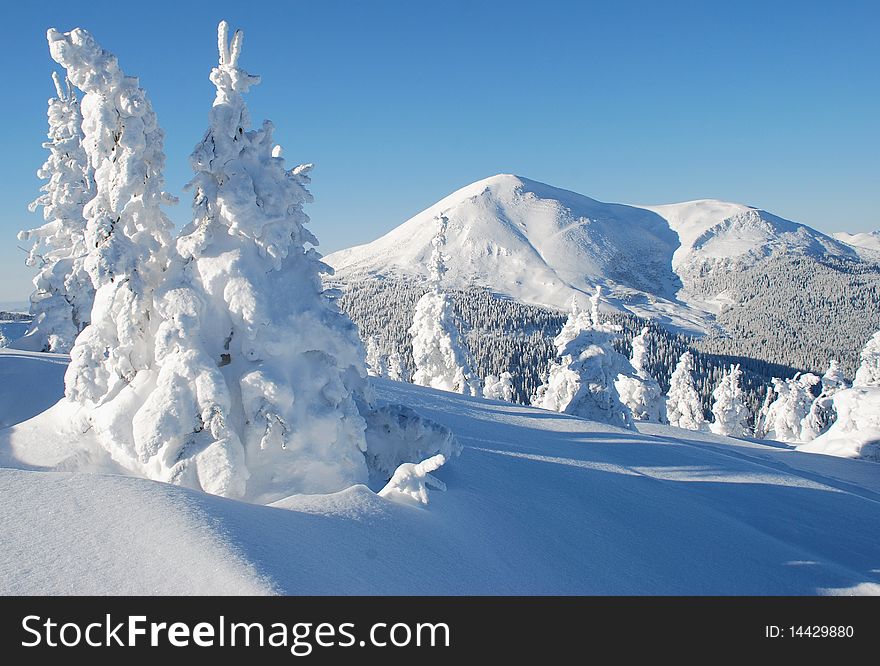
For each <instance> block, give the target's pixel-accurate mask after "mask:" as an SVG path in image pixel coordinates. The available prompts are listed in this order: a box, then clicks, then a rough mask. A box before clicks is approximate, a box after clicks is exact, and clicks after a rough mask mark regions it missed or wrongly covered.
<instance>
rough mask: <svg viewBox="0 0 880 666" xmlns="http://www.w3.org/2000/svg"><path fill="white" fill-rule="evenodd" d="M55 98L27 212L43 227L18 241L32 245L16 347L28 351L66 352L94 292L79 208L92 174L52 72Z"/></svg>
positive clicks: (71, 109)
mask: <svg viewBox="0 0 880 666" xmlns="http://www.w3.org/2000/svg"><path fill="white" fill-rule="evenodd" d="M52 80H53V81H54V83H55V90H56V94H57V96H56V97H53V98H52V99H50V100H49V110H48V116H49V133H48V137H49V140H48V141H46V142H45V143H44V144H43V147H44V148H46V149H47V150H48V151H49V157H48V158H47V159H46V162H45V163H44V164H43V166H42V167H40V169H39V171H37V176H39V177H40V178H42V179H43V180H46V181H47V182H46V184H45V185H43V187H42V188H41V190H42V192H43V194H41V195H40V197H39V198H37V199H36V200H35V201H34V202H33V203H31V204H30V206H29V208H30V210H31V211H32V212H33V211H35V210H36V209H37V207H42V209H43V219H44V220H45V224H43V225H42V226H41V227H38V228H36V229H31V230H29V231H22V232H20V233H19V234H18V238H19V240H22V241H28V240H32V241H33V245H32V246H31V248H30V251H29V252H28V257H27V261H26V263H27V265H28V266H36V267H37V268H38V269H39V272H38V273H37V275H36V276H35V277H34V287H35V290H34V292H33V294H31V298H30V301H31V306H30V313H31V315H33V323H32V324H31V326H30V327H29V328H28V331H27V333H25V335H24V337H22V338H20V339H19V340H17V341H16V347H18V348H20V349H28V350H31V351H48V352H60V353H67V352H69V351H70V349H71V347H73V341H74V340H75V339H76V336H77V335H79V333H80V331H82V330H83V329H84V328H85V327H86V326H87V325H88V323H89V318H90V317H91V313H92V303H93V302H94V298H95V288H94V286H93V285H92V279H91V277H90V276H89V274H88V272H87V271H86V269H85V266H84V258H85V256H86V254H87V253H88V250H87V248H86V238H85V233H86V220H85V218H84V217H83V207H84V206H85V204H86V202H87V201H88V200H89V199H90V198H91V197H92V195H93V194H94V184H93V174H92V169H91V168H90V166H89V160H88V157H87V156H86V152H85V149H84V148H83V145H82V142H83V130H82V121H83V117H82V112H81V111H80V105H79V102H78V100H77V98H76V95H75V94H74V92H73V89H72V87H71V84H70V81H69V80H67V81H65V85H62V83H61V80H60V79H59V77H58V74H57V73H55V72H53V73H52Z"/></svg>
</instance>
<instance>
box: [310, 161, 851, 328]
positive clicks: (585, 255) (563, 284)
mask: <svg viewBox="0 0 880 666" xmlns="http://www.w3.org/2000/svg"><path fill="white" fill-rule="evenodd" d="M441 214H443V215H446V216H447V217H448V219H449V225H448V231H447V250H446V253H447V255H448V261H447V267H448V272H447V274H446V280H447V283H448V284H449V286H450V287H453V288H467V287H473V286H478V287H485V288H488V289H490V290H492V291H493V292H496V293H498V294H500V295H503V296H507V297H510V298H514V299H516V300H520V301H521V302H525V303H529V304H535V305H541V306H545V307H551V308H555V309H564V308H566V307H567V306H568V303H569V302H570V301H571V299H572V297H575V298H576V299H578V300H579V301H581V302H582V303H584V302H585V299H586V296H587V294H589V293H591V292H592V290H593V289H594V288H595V285H597V284H599V285H602V286H603V287H604V288H605V290H606V293H607V294H608V296H609V301H610V305H611V307H613V308H615V309H618V310H622V311H629V312H631V313H632V314H635V315H637V316H641V317H647V318H652V319H657V320H658V321H660V322H662V323H664V324H666V325H667V326H670V327H672V328H676V329H681V330H687V331H690V332H698V333H704V332H707V331H710V330H714V325H713V323H712V319H713V317H714V315H715V314H717V313H718V312H719V311H721V310H722V309H723V308H724V307H726V306H727V304H726V301H725V295H724V294H723V293H719V294H710V295H708V296H707V295H706V294H693V293H690V291H689V289H688V283H689V281H691V280H692V279H694V278H696V277H698V276H704V275H706V274H707V273H711V272H712V271H714V270H717V269H719V268H721V269H725V270H726V269H731V268H736V269H740V268H742V267H744V266H751V265H754V264H755V263H757V262H759V261H761V260H763V259H766V258H770V257H776V256H791V255H803V256H808V257H815V258H818V257H823V256H832V257H835V258H839V259H844V260H852V261H863V260H864V258H863V255H864V252H859V251H858V250H857V249H856V248H854V247H853V246H851V245H849V244H847V243H844V242H842V241H840V240H838V239H835V238H833V237H831V236H829V235H827V234H824V233H822V232H820V231H817V230H815V229H812V228H811V227H808V226H806V225H803V224H800V223H797V222H793V221H790V220H786V219H784V218H782V217H779V216H776V215H774V214H772V213H769V212H767V211H764V210H762V209H759V208H756V207H754V206H746V205H744V204H737V203H733V202H725V201H720V200H716V199H698V200H694V201H688V202H682V203H677V204H660V205H628V204H619V203H605V202H601V201H598V200H597V199H593V198H591V197H588V196H586V195H583V194H579V193H577V192H573V191H571V190H565V189H561V188H557V187H554V186H552V185H547V184H545V183H541V182H539V181H535V180H531V179H529V178H525V177H522V176H517V175H513V174H497V175H495V176H490V177H489V178H485V179H482V180H478V181H476V182H474V183H471V184H469V185H466V186H464V187H462V188H460V189H458V190H456V191H455V192H453V193H451V194H449V195H448V196H446V197H444V198H443V199H441V200H440V201H438V202H436V203H435V204H433V205H431V206H429V207H428V208H426V209H425V210H423V211H422V212H420V213H418V214H416V215H414V216H413V217H411V218H410V219H409V220H407V221H405V222H404V223H403V224H401V225H399V226H397V227H395V228H394V229H392V230H391V231H389V232H388V233H386V234H384V235H383V236H381V237H380V238H378V239H376V240H374V241H372V242H370V243H366V244H363V245H358V246H355V247H352V248H347V249H344V250H339V251H337V252H334V253H331V254H329V255H327V256H326V257H325V259H324V261H325V262H326V263H328V264H329V265H330V266H332V267H333V268H334V269H335V271H336V280H338V281H343V282H344V281H347V280H357V279H366V278H370V277H382V278H390V279H414V280H420V279H423V278H424V277H426V276H427V259H428V256H429V255H430V250H431V244H430V240H431V238H432V237H433V235H434V233H435V232H436V226H437V225H436V222H435V220H436V218H437V216H438V215H441Z"/></svg>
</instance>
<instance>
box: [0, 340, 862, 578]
mask: <svg viewBox="0 0 880 666" xmlns="http://www.w3.org/2000/svg"><path fill="white" fill-rule="evenodd" d="M3 360H4V359H3V358H2V357H0V363H2V362H3ZM375 387H376V389H377V393H378V395H379V397H380V399H383V400H387V401H391V402H397V403H405V404H408V405H411V406H412V407H414V408H415V409H416V410H417V411H419V412H420V413H423V414H425V415H426V416H429V417H430V418H433V419H436V420H437V421H440V422H442V423H444V424H445V425H447V426H449V427H450V428H451V429H452V430H453V431H454V432H455V433H456V435H457V436H458V437H459V439H460V440H461V442H462V443H463V444H464V446H465V449H464V452H463V453H462V455H461V457H460V458H459V459H457V460H455V461H454V462H453V463H451V464H449V465H447V466H445V467H443V468H442V469H440V470H439V471H438V472H436V475H437V476H438V477H439V478H440V479H442V480H443V481H445V482H446V484H447V486H448V490H447V492H445V493H442V492H432V493H431V497H430V499H431V503H430V504H429V505H428V506H427V507H425V508H421V507H414V506H410V505H403V504H397V503H394V502H391V501H388V500H385V499H382V498H380V497H378V496H377V495H376V494H375V493H373V492H372V491H370V490H369V489H368V488H366V487H365V486H354V487H352V488H349V489H348V490H345V491H343V492H340V493H336V494H333V495H324V496H294V497H290V498H287V499H285V500H281V501H279V502H276V503H275V505H274V506H257V505H251V504H246V503H242V502H236V501H232V500H227V499H223V498H218V497H214V496H210V495H205V494H202V493H199V492H194V491H189V490H185V489H181V488H178V487H174V486H167V485H164V484H160V483H155V482H151V481H145V480H142V479H135V478H131V477H123V476H111V475H108V472H114V471H118V470H114V469H113V468H112V467H108V468H106V469H103V470H102V469H101V468H100V466H99V463H100V456H98V455H91V456H90V457H89V456H87V455H86V454H87V453H88V452H83V451H81V452H79V453H77V454H76V455H75V456H74V457H73V458H67V459H66V460H65V459H63V456H59V451H60V446H62V445H63V443H64V442H63V437H60V438H59V442H56V443H55V444H54V445H53V444H52V443H48V442H45V441H40V442H35V441H32V440H31V441H28V436H29V435H28V433H29V432H33V431H34V430H33V428H31V429H30V430H29V429H28V428H27V427H17V428H15V429H11V430H10V429H7V430H2V431H0V459H2V461H3V463H2V464H3V467H2V468H0V512H2V514H0V515H3V534H4V535H5V536H4V538H3V539H0V593H3V594H105V593H112V594H123V593H124V594H182V593H186V594H237V593H247V594H251V593H286V594H517V593H519V594H649V593H650V594H814V593H873V594H877V593H880V576H878V573H877V557H878V554H880V553H878V546H877V542H876V538H875V535H876V534H877V533H878V530H880V511H878V506H880V504H878V502H880V476H878V475H877V474H876V471H877V469H876V467H875V465H874V464H872V463H868V462H864V461H857V460H845V459H839V458H830V457H826V456H821V455H815V454H804V453H798V452H794V451H791V450H789V449H787V448H776V447H770V446H764V445H760V444H753V443H749V442H744V441H737V440H729V439H725V438H720V437H715V436H712V435H706V434H702V433H691V432H685V431H679V430H676V429H672V428H668V427H664V426H652V427H650V433H645V434H639V433H634V432H630V431H624V430H618V429H615V428H611V427H608V426H603V425H599V424H596V423H591V422H588V421H584V420H581V419H577V418H573V417H568V416H565V415H560V414H555V413H550V412H544V411H541V410H535V409H531V408H526V407H521V406H517V405H511V404H506V403H499V402H492V401H488V400H479V399H474V398H467V397H463V396H459V395H454V394H450V393H442V392H439V391H434V390H431V389H426V388H422V387H417V386H413V385H410V384H401V383H395V382H389V381H381V380H380V381H377V382H376V384H375ZM48 390H49V391H51V390H52V389H51V388H49V389H48ZM47 397H58V395H57V393H56V395H55V396H48V395H44V396H43V398H44V399H45V398H47ZM62 411H63V410H62ZM52 418H53V413H52V412H50V413H48V414H44V415H42V416H40V417H38V418H37V419H34V420H33V421H32V422H30V423H31V425H33V424H34V423H35V422H36V421H40V420H42V421H43V423H42V425H43V429H42V433H43V436H44V439H45V433H46V432H47V430H46V426H47V425H49V423H48V422H47V419H49V420H51V419H52ZM26 425H27V424H23V426H26ZM64 425H65V423H64V419H63V415H61V417H59V418H58V420H57V422H56V424H55V426H56V428H57V431H58V433H59V434H60V433H61V431H62V429H63V427H64ZM38 445H39V446H38ZM41 446H42V447H44V448H43V449H41V448H40V447H41ZM41 450H42V451H43V453H41ZM23 454H28V455H29V456H30V462H27V463H26V462H24V461H23V460H22V456H23ZM40 456H43V459H42V460H40V459H39V458H40ZM86 458H89V462H90V464H91V465H93V467H92V468H91V469H92V470H93V471H94V472H100V473H85V472H83V471H81V469H82V467H81V463H82V462H83V461H84V460H85V459H86ZM59 469H66V470H67V471H64V472H61V471H58V470H59ZM111 500H112V501H111ZM145 526H146V528H147V529H145ZM171 552H173V553H174V558H173V562H172V561H171V560H169V553H171Z"/></svg>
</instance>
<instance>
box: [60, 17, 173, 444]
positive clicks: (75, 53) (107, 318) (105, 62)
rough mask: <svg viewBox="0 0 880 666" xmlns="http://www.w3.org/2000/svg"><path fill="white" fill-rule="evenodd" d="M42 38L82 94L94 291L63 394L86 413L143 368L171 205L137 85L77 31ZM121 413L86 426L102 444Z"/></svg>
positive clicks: (158, 145)
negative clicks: (90, 174) (90, 179)
mask: <svg viewBox="0 0 880 666" xmlns="http://www.w3.org/2000/svg"><path fill="white" fill-rule="evenodd" d="M47 37H48V40H49V50H50V53H51V55H52V58H54V60H55V61H56V62H57V63H58V64H60V65H62V66H63V67H64V68H65V69H66V71H67V77H68V78H69V79H70V81H71V82H72V83H73V84H74V85H75V86H76V87H77V88H79V89H80V90H82V91H83V92H84V93H85V96H84V97H83V100H82V104H81V108H82V114H83V123H82V129H83V140H82V145H83V146H84V148H85V151H86V154H87V155H88V158H89V163H90V164H91V166H92V168H93V169H94V179H95V189H94V197H93V198H92V199H91V200H90V201H89V202H88V203H87V204H86V205H85V207H84V209H83V216H84V217H85V219H86V231H85V240H86V246H87V248H88V254H87V255H86V256H85V257H84V259H83V266H84V268H85V270H86V271H87V272H88V274H89V276H90V277H91V281H92V284H93V285H94V286H95V288H96V292H95V299H94V306H93V308H92V314H91V323H90V325H89V326H88V327H86V328H85V329H84V330H83V332H82V333H80V335H79V336H78V337H77V339H76V343H75V344H74V346H73V348H72V350H71V352H70V356H71V362H70V365H69V366H68V369H67V373H66V375H65V394H66V396H67V397H68V398H69V399H70V400H73V401H75V402H79V403H81V404H83V405H86V406H90V407H95V406H97V405H107V403H109V402H112V401H114V399H115V398H116V397H117V396H118V395H119V394H120V392H121V391H122V389H124V388H125V387H127V386H128V385H129V384H130V383H131V382H132V381H133V380H134V379H135V376H136V375H137V373H138V372H139V371H140V370H145V369H148V368H150V366H151V365H152V363H153V357H152V335H153V333H154V331H155V327H156V326H157V324H158V319H159V317H158V316H157V313H155V312H154V307H153V292H154V290H155V288H156V286H157V285H158V284H159V283H160V282H161V280H162V278H163V277H164V272H165V270H166V268H167V265H168V249H169V245H170V236H169V231H170V229H171V223H170V221H169V220H168V219H167V218H166V217H165V214H164V213H163V212H162V209H161V206H162V204H165V203H169V202H172V201H173V198H171V197H169V196H168V195H167V194H166V193H165V192H164V191H163V190H162V185H163V176H162V169H163V167H164V164H165V154H164V152H163V139H164V135H163V132H162V130H161V129H160V128H159V126H158V124H157V122H156V114H155V113H154V112H153V107H152V105H151V104H150V101H149V99H148V98H147V96H146V94H145V93H144V91H143V90H142V89H141V88H140V87H139V86H138V80H137V78H135V77H131V76H126V75H125V74H124V73H123V72H122V70H121V69H120V68H119V63H118V62H117V59H116V57H115V56H114V55H113V54H111V53H109V52H107V51H105V50H104V49H102V48H101V47H100V45H98V43H97V42H96V41H95V40H94V38H93V37H92V36H91V35H90V34H89V33H88V32H87V31H85V30H82V29H80V28H77V29H76V30H73V31H71V32H68V33H61V32H58V31H57V30H54V29H50V30H49V31H48V34H47ZM132 400H136V399H132ZM127 409H128V407H125V408H123V407H122V406H118V408H112V409H108V410H104V415H103V417H102V419H101V420H102V422H104V423H105V425H106V426H107V427H105V428H97V429H96V432H99V437H101V436H102V435H101V434H100V433H104V436H105V437H106V440H107V442H108V443H109V445H110V446H111V447H112V446H114V444H112V442H113V440H114V439H115V438H116V437H117V436H118V435H120V431H122V430H125V429H126V428H128V427H130V423H131V421H130V418H128V417H125V416H123V412H126V411H127ZM129 416H130V415H129ZM111 422H112V424H114V425H110V423H111ZM125 423H128V426H125V425H124V424H125ZM94 424H95V422H94V421H93V425H94Z"/></svg>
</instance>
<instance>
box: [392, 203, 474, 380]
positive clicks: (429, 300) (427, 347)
mask: <svg viewBox="0 0 880 666" xmlns="http://www.w3.org/2000/svg"><path fill="white" fill-rule="evenodd" d="M448 222H449V220H448V219H447V218H446V216H444V215H441V216H440V217H439V219H438V225H439V230H438V232H437V234H436V235H435V236H434V238H433V239H432V240H431V244H432V245H433V250H432V252H431V264H430V269H431V273H430V283H431V284H430V289H429V290H428V292H427V293H425V294H424V295H423V296H422V297H421V298H420V299H419V301H418V303H416V308H415V312H414V314H413V323H412V326H411V327H410V329H409V335H410V337H411V338H412V350H413V361H414V362H415V373H414V374H413V383H414V384H419V385H421V386H430V387H432V388H435V389H440V390H442V391H451V392H453V393H463V394H467V395H479V394H480V382H479V379H478V378H477V377H476V375H475V374H474V372H473V370H472V369H471V368H472V367H473V364H472V362H471V359H470V354H469V352H468V350H467V347H465V345H464V343H463V341H462V340H461V336H460V334H459V332H458V328H457V327H456V320H455V313H454V312H453V309H452V301H451V300H450V299H449V296H448V294H446V293H445V292H444V291H443V290H442V288H441V281H442V279H443V274H444V273H445V272H446V262H445V258H444V256H443V248H444V247H445V245H446V227H447V224H448Z"/></svg>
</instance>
